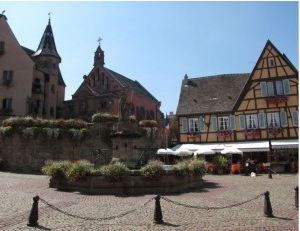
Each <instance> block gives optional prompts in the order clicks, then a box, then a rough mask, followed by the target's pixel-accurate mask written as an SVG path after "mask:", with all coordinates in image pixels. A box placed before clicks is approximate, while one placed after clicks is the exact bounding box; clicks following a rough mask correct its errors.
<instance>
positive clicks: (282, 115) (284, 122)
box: [280, 111, 288, 128]
mask: <svg viewBox="0 0 300 231" xmlns="http://www.w3.org/2000/svg"><path fill="white" fill-rule="evenodd" d="M280 124H281V127H284V128H285V127H287V126H288V120H287V116H286V112H285V111H281V112H280Z"/></svg>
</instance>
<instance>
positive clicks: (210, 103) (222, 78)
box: [176, 73, 250, 115]
mask: <svg viewBox="0 0 300 231" xmlns="http://www.w3.org/2000/svg"><path fill="white" fill-rule="evenodd" d="M249 76H250V74H249V73H244V74H223V75H214V76H206V77H199V78H191V79H189V78H185V79H184V80H183V81H182V86H181V92H180V97H179V102H178V106H177V112H176V114H177V115H196V114H205V113H218V112H228V111H231V110H232V109H233V107H234V105H235V103H236V101H237V99H238V97H239V95H240V93H241V91H242V89H243V87H244V86H245V84H246V82H247V80H248V78H249Z"/></svg>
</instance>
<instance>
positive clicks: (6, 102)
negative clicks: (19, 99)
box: [2, 98, 12, 110]
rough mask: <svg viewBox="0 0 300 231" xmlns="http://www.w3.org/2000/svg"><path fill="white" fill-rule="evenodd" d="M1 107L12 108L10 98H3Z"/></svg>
mask: <svg viewBox="0 0 300 231" xmlns="http://www.w3.org/2000/svg"><path fill="white" fill-rule="evenodd" d="M2 109H5V110H11V109H12V98H5V99H3V100H2Z"/></svg>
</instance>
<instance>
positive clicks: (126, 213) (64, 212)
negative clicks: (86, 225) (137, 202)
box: [39, 197, 154, 221]
mask: <svg viewBox="0 0 300 231" xmlns="http://www.w3.org/2000/svg"><path fill="white" fill-rule="evenodd" d="M39 199H40V201H41V202H42V203H44V204H45V205H47V206H49V207H50V208H52V209H53V210H56V211H58V212H60V213H63V214H65V215H67V216H70V217H74V218H79V219H83V220H89V221H108V220H113V219H117V218H121V217H124V216H126V215H128V214H130V213H134V212H135V211H137V210H139V209H141V208H143V207H145V206H146V205H148V204H149V203H150V202H151V201H152V200H153V199H154V197H152V198H150V199H149V200H148V201H146V202H145V203H144V204H142V206H140V207H138V208H135V209H131V210H129V211H127V212H124V213H121V214H119V215H115V216H110V217H101V218H91V217H83V216H79V215H76V214H72V213H68V212H66V211H64V210H62V209H60V208H58V207H56V206H54V205H52V204H50V203H48V202H47V201H45V200H44V199H42V198H39Z"/></svg>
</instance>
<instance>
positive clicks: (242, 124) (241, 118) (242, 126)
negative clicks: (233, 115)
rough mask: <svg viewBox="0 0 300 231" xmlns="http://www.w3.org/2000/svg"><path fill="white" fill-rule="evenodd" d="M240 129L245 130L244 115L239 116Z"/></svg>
mask: <svg viewBox="0 0 300 231" xmlns="http://www.w3.org/2000/svg"><path fill="white" fill-rule="evenodd" d="M240 129H241V130H245V129H246V121H245V115H240Z"/></svg>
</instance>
